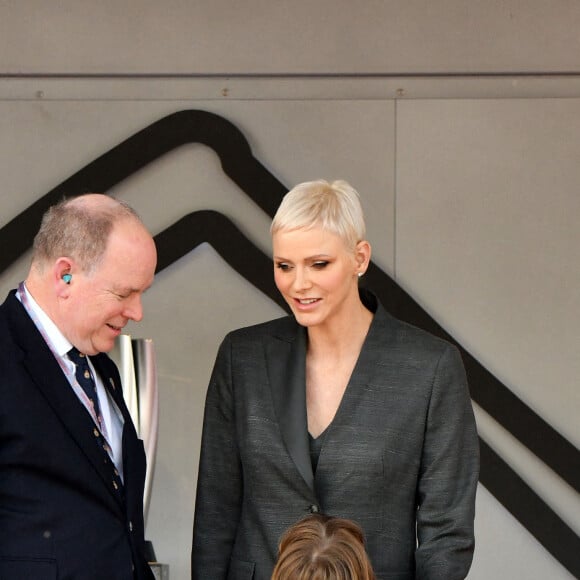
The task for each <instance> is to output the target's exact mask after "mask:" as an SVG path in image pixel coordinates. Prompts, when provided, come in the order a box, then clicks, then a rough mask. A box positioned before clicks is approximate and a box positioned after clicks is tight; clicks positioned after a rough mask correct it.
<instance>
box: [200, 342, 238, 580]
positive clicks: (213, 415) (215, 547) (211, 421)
mask: <svg viewBox="0 0 580 580" xmlns="http://www.w3.org/2000/svg"><path fill="white" fill-rule="evenodd" d="M231 351H232V345H231V339H230V337H229V336H226V338H225V339H224V341H223V342H222V344H221V346H220V348H219V351H218V355H217V358H216V362H215V365H214V368H213V372H212V375H211V379H210V383H209V386H208V391H207V395H206V402H205V412H204V422H203V432H202V441H201V451H200V462H199V471H198V479H197V493H196V502H195V518H194V528H193V545H192V554H191V577H192V580H207V579H208V578H212V580H221V579H223V580H225V579H226V577H227V573H228V566H229V562H230V557H231V553H232V549H233V544H234V541H235V537H236V531H237V526H238V521H239V517H240V509H241V508H240V506H241V500H242V485H243V481H242V472H241V464H240V457H239V453H238V447H237V443H236V424H235V404H234V395H233V385H232V355H231Z"/></svg>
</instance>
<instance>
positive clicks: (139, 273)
mask: <svg viewBox="0 0 580 580" xmlns="http://www.w3.org/2000/svg"><path fill="white" fill-rule="evenodd" d="M156 261H157V254H156V250H155V243H154V241H153V239H152V237H151V235H150V234H149V233H148V232H147V230H146V229H145V227H144V225H143V224H142V222H141V221H140V220H139V218H138V217H137V215H136V214H135V212H134V211H133V210H132V209H130V208H129V207H128V206H126V205H124V204H122V203H120V202H119V201H116V200H114V199H112V198H110V197H108V196H106V195H100V194H87V195H82V196H79V197H76V198H73V199H69V200H65V201H63V202H61V203H59V204H57V205H55V206H54V207H52V208H51V209H49V211H48V212H47V213H46V214H45V216H44V218H43V220H42V224H41V226H40V230H39V232H38V234H37V235H36V237H35V239H34V249H33V258H32V264H31V267H30V271H29V273H28V276H27V278H26V280H25V282H23V283H21V284H20V285H19V287H18V289H16V290H13V291H11V292H10V294H9V295H8V298H7V299H6V301H5V302H4V304H3V305H2V306H0V579H2V580H4V579H7V580H24V579H26V580H45V579H46V580H48V579H51V580H56V579H58V580H65V579H67V580H150V579H152V578H153V574H152V572H151V570H150V568H149V566H148V565H147V562H146V561H145V557H144V530H143V527H144V524H143V486H144V479H145V453H144V450H143V444H142V442H141V441H140V440H139V439H138V437H137V434H136V432H135V428H134V426H133V424H132V422H131V418H130V415H129V412H128V410H127V407H126V405H125V403H124V401H123V396H122V387H121V382H120V377H119V373H118V371H117V368H116V367H115V365H114V363H113V362H112V361H111V360H110V359H109V357H108V356H107V355H106V354H104V353H106V352H108V351H109V350H111V348H112V347H113V346H114V343H115V338H116V337H117V336H118V335H119V334H121V332H122V329H123V327H124V326H125V325H126V324H127V322H128V321H129V320H134V321H139V320H141V318H142V305H141V296H142V294H143V292H144V291H145V290H146V289H147V288H148V287H149V286H150V285H151V283H152V282H153V277H154V273H155V265H156Z"/></svg>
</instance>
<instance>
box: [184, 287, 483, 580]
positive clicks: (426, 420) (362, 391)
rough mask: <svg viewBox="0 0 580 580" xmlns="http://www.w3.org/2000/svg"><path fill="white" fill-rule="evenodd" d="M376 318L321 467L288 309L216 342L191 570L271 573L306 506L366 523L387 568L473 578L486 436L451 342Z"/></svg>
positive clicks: (408, 575) (202, 576)
mask: <svg viewBox="0 0 580 580" xmlns="http://www.w3.org/2000/svg"><path fill="white" fill-rule="evenodd" d="M363 299H364V301H365V303H366V305H367V307H369V309H370V310H372V311H374V312H375V314H374V318H373V322H372V324H371V327H370V330H369V333H368V335H367V338H366V340H365V343H364V346H363V348H362V351H361V353H360V356H359V359H358V362H357V364H356V367H355V369H354V371H353V374H352V376H351V378H350V381H349V384H348V387H347V389H346V392H345V394H344V397H343V400H342V401H341V404H340V406H339V408H338V411H337V413H336V416H335V418H334V420H333V421H332V423H331V425H330V426H329V428H328V430H327V435H326V439H325V442H324V445H323V447H322V450H321V453H320V458H319V462H318V467H317V470H316V473H315V474H313V472H312V466H311V462H310V455H309V442H308V432H307V419H306V401H305V358H306V342H307V334H306V329H305V328H303V327H301V326H299V325H298V324H297V323H296V321H295V319H294V318H293V317H285V318H281V319H278V320H274V321H271V322H267V323H263V324H259V325H257V326H252V327H249V328H243V329H240V330H237V331H234V332H232V333H230V334H228V335H227V336H226V337H225V339H224V341H223V342H222V344H221V346H220V349H219V352H218V355H217V360H216V363H215V366H214V370H213V374H212V377H211V381H210V384H209V387H208V392H207V399H206V407H205V417H204V426H203V437H202V447H201V457H200V465H199V474H198V484H197V499H196V507H195V523H194V534H193V549H192V578H193V580H226V579H228V580H250V579H255V580H269V579H270V575H271V573H272V569H273V566H274V563H275V560H276V555H277V544H278V540H279V538H280V536H281V534H282V533H283V532H284V530H285V529H286V528H287V527H288V526H290V525H291V524H293V523H294V522H296V521H297V520H298V519H300V518H302V517H303V516H305V515H306V514H307V513H309V512H316V511H321V512H324V513H327V514H330V515H336V516H341V517H346V518H351V519H353V520H355V521H357V522H358V523H359V524H360V525H361V526H362V527H363V529H364V531H365V534H366V539H367V549H368V552H369V554H370V557H371V561H372V563H373V566H374V569H375V573H376V575H377V578H378V579H379V580H387V579H389V580H395V579H396V580H413V579H421V580H423V579H441V580H443V579H445V580H456V579H457V580H459V579H463V578H465V576H466V575H467V572H468V570H469V567H470V565H471V560H472V557H473V549H474V535H473V520H474V504H475V492H476V487H477V480H478V474H479V447H478V440H477V433H476V428H475V421H474V416H473V410H472V407H471V402H470V398H469V392H468V388H467V383H466V377H465V372H464V368H463V364H462V362H461V358H460V355H459V353H458V351H457V349H456V348H455V347H453V346H452V345H450V344H449V343H447V342H445V341H443V340H440V339H439V338H435V337H433V336H431V335H430V334H427V333H426V332H424V331H422V330H419V329H417V328H415V327H413V326H410V325H408V324H405V323H402V322H400V321H398V320H396V319H395V318H393V317H392V316H390V315H389V314H388V313H387V312H386V311H385V310H384V308H383V307H382V306H381V305H380V304H377V301H376V299H375V297H374V296H372V295H363Z"/></svg>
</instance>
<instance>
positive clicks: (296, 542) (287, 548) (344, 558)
mask: <svg viewBox="0 0 580 580" xmlns="http://www.w3.org/2000/svg"><path fill="white" fill-rule="evenodd" d="M272 580H375V575H374V573H373V569H372V566H371V563H370V561H369V558H368V556H367V553H366V552H365V544H364V533H363V531H362V530H361V528H360V527H359V526H358V525H357V524H356V523H355V522H353V521H351V520H345V519H343V518H336V517H332V516H326V515H322V514H312V515H309V516H306V517H305V518H304V519H302V520H300V521H299V522H297V523H296V524H294V525H293V526H291V527H290V528H289V529H288V530H287V531H286V532H285V533H284V535H283V536H282V539H281V540H280V548H279V552H278V561H277V563H276V567H275V568H274V573H273V574H272Z"/></svg>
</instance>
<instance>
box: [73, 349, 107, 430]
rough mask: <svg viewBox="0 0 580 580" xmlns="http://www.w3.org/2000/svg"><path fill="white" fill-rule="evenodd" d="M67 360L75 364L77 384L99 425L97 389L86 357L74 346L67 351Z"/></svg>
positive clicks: (99, 414) (99, 412)
mask: <svg viewBox="0 0 580 580" xmlns="http://www.w3.org/2000/svg"><path fill="white" fill-rule="evenodd" d="M67 354H68V358H69V359H70V360H72V361H73V362H74V363H75V376H76V378H77V382H78V383H79V385H80V386H81V387H82V389H83V391H84V392H85V393H86V394H87V397H88V398H89V400H90V401H91V403H92V405H93V409H94V410H95V415H96V416H97V420H98V422H99V424H100V423H101V409H100V407H99V398H98V396H97V388H96V385H95V381H94V380H93V376H92V374H91V370H90V369H89V363H88V361H87V357H86V355H84V354H82V353H81V352H79V351H78V350H77V349H76V348H75V347H74V346H73V347H72V348H71V349H70V350H69V351H68V353H67Z"/></svg>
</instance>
